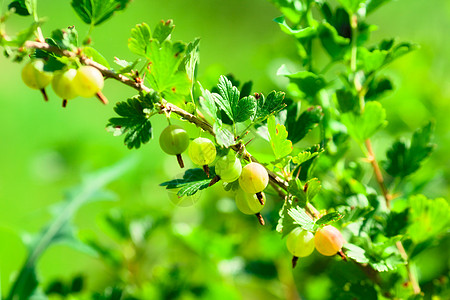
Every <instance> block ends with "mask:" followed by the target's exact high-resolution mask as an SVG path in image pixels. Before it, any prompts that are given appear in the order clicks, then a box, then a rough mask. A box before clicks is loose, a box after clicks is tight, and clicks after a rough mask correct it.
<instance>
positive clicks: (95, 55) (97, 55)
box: [83, 47, 111, 69]
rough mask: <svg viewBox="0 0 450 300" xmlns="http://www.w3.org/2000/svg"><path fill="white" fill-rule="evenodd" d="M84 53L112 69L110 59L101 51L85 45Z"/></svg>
mask: <svg viewBox="0 0 450 300" xmlns="http://www.w3.org/2000/svg"><path fill="white" fill-rule="evenodd" d="M83 54H84V55H86V57H88V58H90V59H92V60H93V61H95V62H97V63H99V64H101V65H102V66H105V67H107V68H108V69H110V68H111V67H110V65H109V63H108V61H107V60H106V58H105V57H104V56H103V55H101V54H100V52H98V51H97V50H95V49H94V48H92V47H84V48H83Z"/></svg>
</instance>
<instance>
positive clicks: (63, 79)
mask: <svg viewBox="0 0 450 300" xmlns="http://www.w3.org/2000/svg"><path fill="white" fill-rule="evenodd" d="M76 75H77V70H75V69H69V70H67V71H64V72H56V73H55V75H54V76H53V80H52V87H53V90H54V91H55V93H56V95H58V96H59V97H61V98H62V99H63V106H66V103H67V100H70V99H73V98H75V97H76V96H78V94H77V92H76V91H75V89H74V85H73V80H74V78H75V76H76Z"/></svg>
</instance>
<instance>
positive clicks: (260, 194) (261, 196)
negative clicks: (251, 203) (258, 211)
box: [256, 192, 264, 205]
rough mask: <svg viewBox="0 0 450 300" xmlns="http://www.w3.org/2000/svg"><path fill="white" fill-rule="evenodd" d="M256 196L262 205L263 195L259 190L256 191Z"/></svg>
mask: <svg viewBox="0 0 450 300" xmlns="http://www.w3.org/2000/svg"><path fill="white" fill-rule="evenodd" d="M256 198H258V200H259V203H261V205H264V196H263V194H262V193H261V192H258V193H256Z"/></svg>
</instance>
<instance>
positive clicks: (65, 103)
mask: <svg viewBox="0 0 450 300" xmlns="http://www.w3.org/2000/svg"><path fill="white" fill-rule="evenodd" d="M66 106H67V99H63V101H62V107H64V108H65V107H66Z"/></svg>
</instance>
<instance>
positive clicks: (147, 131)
mask: <svg viewBox="0 0 450 300" xmlns="http://www.w3.org/2000/svg"><path fill="white" fill-rule="evenodd" d="M154 97H155V96H154V95H151V94H147V95H138V96H135V97H133V98H129V99H128V100H127V101H123V102H118V103H117V104H116V106H115V107H114V111H115V112H116V113H117V114H118V115H119V116H120V117H119V118H117V117H116V118H111V119H109V123H108V125H107V127H108V128H110V129H111V131H113V132H114V135H123V134H125V145H126V146H127V147H128V148H129V149H132V148H136V149H138V148H139V147H140V146H141V144H145V143H147V142H148V141H149V140H150V139H151V137H152V124H151V123H150V120H149V119H148V117H147V113H146V111H145V110H148V109H152V108H153V101H155V98H154Z"/></svg>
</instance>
